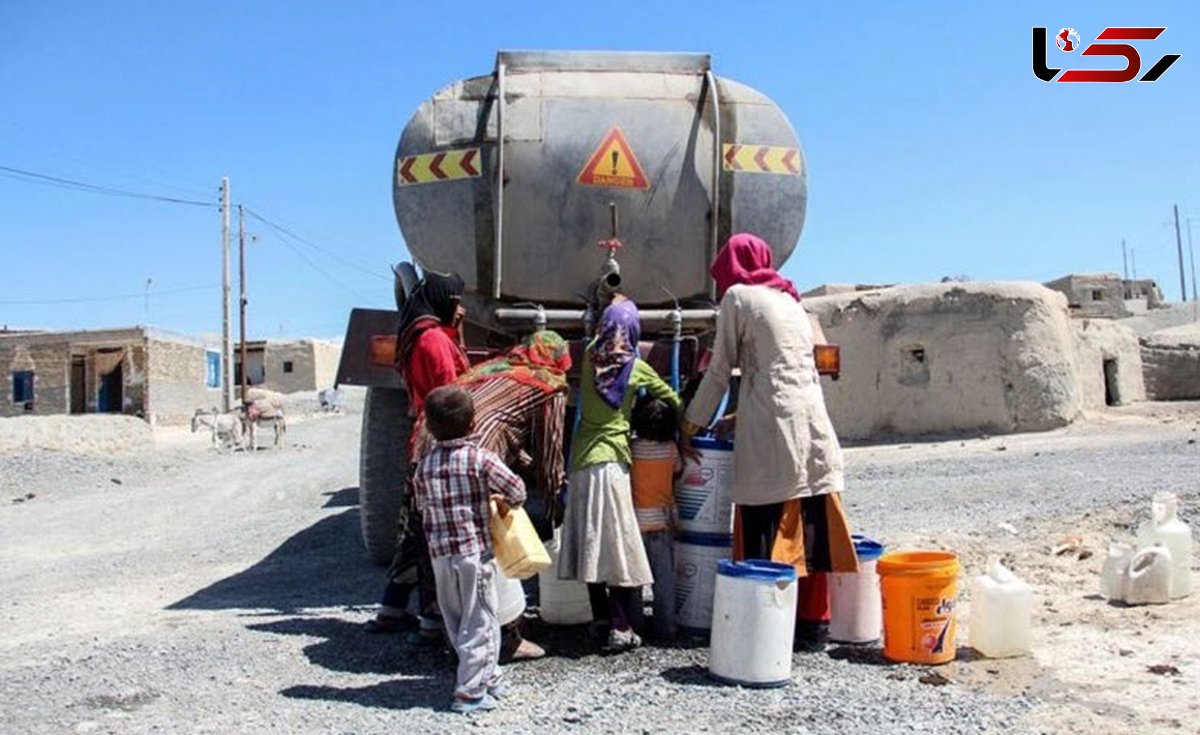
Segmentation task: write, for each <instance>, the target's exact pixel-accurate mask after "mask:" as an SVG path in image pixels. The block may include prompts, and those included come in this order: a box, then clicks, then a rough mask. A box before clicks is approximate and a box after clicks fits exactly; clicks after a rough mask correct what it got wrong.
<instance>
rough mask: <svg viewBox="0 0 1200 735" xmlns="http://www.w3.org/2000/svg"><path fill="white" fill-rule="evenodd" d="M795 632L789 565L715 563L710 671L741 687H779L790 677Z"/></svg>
mask: <svg viewBox="0 0 1200 735" xmlns="http://www.w3.org/2000/svg"><path fill="white" fill-rule="evenodd" d="M795 632H796V568H795V567H793V566H791V565H790V564H779V563H776V562H771V561H761V560H758V559H751V560H747V561H739V562H733V561H729V560H728V559H722V560H721V561H719V562H718V563H717V569H716V592H715V596H714V599H713V612H712V644H711V646H710V648H709V652H708V673H709V675H710V676H712V677H713V678H714V679H717V680H719V681H724V682H727V683H730V684H739V685H741V686H751V687H772V686H783V685H784V684H786V683H788V682H789V681H791V677H792V642H793V636H794V635H795Z"/></svg>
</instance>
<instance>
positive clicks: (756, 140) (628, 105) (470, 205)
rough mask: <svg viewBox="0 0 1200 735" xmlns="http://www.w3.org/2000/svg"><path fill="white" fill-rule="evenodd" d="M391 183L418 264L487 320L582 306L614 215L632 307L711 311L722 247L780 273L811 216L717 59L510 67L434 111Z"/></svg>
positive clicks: (767, 133)
mask: <svg viewBox="0 0 1200 735" xmlns="http://www.w3.org/2000/svg"><path fill="white" fill-rule="evenodd" d="M393 174H394V176H393V200H394V204H395V210H396V218H397V220H398V222H399V224H400V229H401V231H402V232H403V235H404V239H405V241H406V242H407V244H408V248H409V250H410V251H411V252H412V254H413V256H414V257H415V259H416V260H417V262H418V263H419V264H420V265H421V266H423V267H425V268H432V269H435V270H439V271H457V272H458V273H460V274H462V276H463V277H464V278H465V279H466V282H467V284H468V289H469V290H470V291H471V292H473V293H474V294H475V295H476V296H477V297H479V298H478V299H477V301H482V302H483V303H484V304H486V305H487V306H490V307H498V306H503V302H509V303H510V304H512V303H514V302H533V303H537V304H539V305H542V306H546V307H554V306H559V307H562V306H578V305H580V304H581V303H582V302H584V301H587V300H588V296H589V294H592V293H594V286H595V284H596V282H597V279H598V278H599V277H600V276H601V274H602V271H603V272H605V273H608V272H607V271H604V270H603V269H604V264H605V262H606V260H607V258H608V253H606V252H605V251H604V250H602V249H600V248H598V247H597V243H598V241H600V240H602V239H606V238H609V237H610V236H611V235H612V230H613V225H614V222H613V220H614V217H613V212H614V209H615V214H616V217H615V220H616V225H617V232H616V235H617V237H618V238H619V240H620V241H621V243H623V247H622V248H621V249H620V250H619V251H617V252H616V253H615V258H616V260H617V261H618V262H619V264H620V277H619V281H620V290H621V291H622V292H623V293H625V294H626V295H628V296H629V297H630V298H632V299H634V300H636V301H638V302H639V303H640V304H642V305H647V306H653V305H655V304H667V303H670V302H671V296H669V295H668V292H669V293H670V294H672V295H673V296H674V297H676V298H678V299H679V300H681V301H683V302H684V303H690V304H698V303H700V304H706V303H707V304H710V303H711V299H712V290H711V289H712V285H711V279H710V278H709V275H708V267H709V263H710V262H711V261H712V257H713V255H714V254H715V252H716V249H717V247H718V245H719V244H721V243H723V242H724V241H725V240H726V239H727V238H728V237H729V235H730V234H732V233H734V232H740V231H751V232H755V233H756V234H758V235H759V236H761V237H763V238H764V239H765V240H767V242H769V243H770V244H771V247H772V249H773V251H774V254H775V260H776V265H777V266H778V265H781V264H782V263H783V262H784V261H785V260H786V259H787V257H788V256H789V255H790V254H791V252H792V250H793V249H794V248H795V247H796V242H797V240H798V239H799V237H800V231H801V228H802V227H803V224H804V215H805V203H806V199H807V184H806V170H805V162H804V156H803V153H802V151H801V150H800V146H799V143H798V142H797V140H796V134H795V132H794V131H793V130H792V126H791V124H790V123H789V122H788V120H787V118H786V117H785V116H784V114H783V112H782V111H780V109H779V107H778V106H777V105H775V103H774V102H772V101H771V100H770V99H769V98H767V97H766V96H765V95H763V94H761V93H760V92H758V91H756V90H754V89H751V88H750V87H747V86H745V85H743V84H739V83H737V82H733V81H730V80H727V79H721V78H720V77H717V76H715V75H714V74H713V73H712V70H711V63H710V59H709V56H708V55H706V54H674V53H671V54H667V53H610V52H500V53H499V54H497V56H496V66H495V69H494V70H493V72H492V73H491V74H488V75H485V76H479V77H473V78H470V79H466V80H463V81H459V82H455V83H454V84H451V85H450V86H448V87H446V88H445V89H443V90H441V91H440V92H438V93H437V94H435V95H434V96H433V97H432V98H430V99H429V100H426V101H425V102H424V103H422V104H421V106H420V107H419V108H418V109H417V111H416V112H415V113H414V114H413V116H412V118H411V119H410V120H409V122H408V125H407V126H406V127H405V128H404V132H403V134H402V135H401V137H400V143H399V146H398V148H397V151H396V160H395V167H394V170H393ZM614 205H615V206H614ZM612 280H614V281H615V280H617V279H615V278H614V279H612ZM492 311H493V316H494V308H493V310H492ZM510 311H511V310H510ZM476 316H477V317H483V316H484V315H479V314H478V313H477V312H476Z"/></svg>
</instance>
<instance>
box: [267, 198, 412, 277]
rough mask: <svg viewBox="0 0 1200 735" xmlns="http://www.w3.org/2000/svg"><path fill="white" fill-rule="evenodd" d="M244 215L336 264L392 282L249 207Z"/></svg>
mask: <svg viewBox="0 0 1200 735" xmlns="http://www.w3.org/2000/svg"><path fill="white" fill-rule="evenodd" d="M246 214H248V215H250V216H251V217H253V218H254V219H256V220H258V221H259V222H262V223H263V224H264V225H266V226H267V227H270V228H271V229H273V230H275V231H276V232H278V233H279V234H280V235H282V236H284V237H288V238H291V239H292V240H295V241H296V242H298V243H300V244H302V245H307V246H308V247H310V248H312V249H313V250H316V251H318V252H321V253H324V254H325V255H326V256H327V257H329V258H331V259H332V260H335V261H337V262H338V263H341V264H342V265H344V266H346V267H347V268H353V269H354V270H357V271H360V272H362V273H366V274H367V275H369V276H374V277H375V278H379V279H381V280H384V281H389V282H390V281H391V280H392V279H391V277H389V276H385V275H383V274H381V273H379V272H378V271H374V270H371V269H369V268H365V267H363V266H361V265H359V264H357V263H355V262H353V261H350V260H347V259H346V258H344V257H343V256H341V255H340V254H339V253H336V252H334V251H333V250H330V249H328V248H324V247H321V246H320V245H318V244H316V243H315V242H312V241H311V240H307V239H305V238H303V237H300V236H299V235H297V234H296V233H295V232H293V231H291V230H289V229H288V228H286V227H284V226H283V225H281V224H278V223H276V222H272V221H271V220H269V219H267V218H266V217H264V216H262V215H261V214H259V213H258V212H255V211H254V210H252V209H250V208H249V207H246Z"/></svg>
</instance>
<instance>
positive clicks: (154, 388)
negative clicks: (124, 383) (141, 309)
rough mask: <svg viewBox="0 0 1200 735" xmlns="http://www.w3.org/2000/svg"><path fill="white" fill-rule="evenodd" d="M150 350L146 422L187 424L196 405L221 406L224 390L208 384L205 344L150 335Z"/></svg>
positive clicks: (201, 406) (202, 406)
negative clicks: (157, 337) (222, 391)
mask: <svg viewBox="0 0 1200 735" xmlns="http://www.w3.org/2000/svg"><path fill="white" fill-rule="evenodd" d="M147 350H148V352H149V361H148V368H147V374H148V376H149V381H148V382H149V396H148V401H147V407H146V420H147V421H149V422H150V423H152V424H175V425H178V424H185V423H187V422H189V421H191V418H192V415H193V414H194V413H195V412H196V409H197V408H204V409H208V408H212V407H213V406H216V407H218V408H219V407H220V405H221V389H220V388H209V387H207V385H206V384H205V379H206V375H205V374H206V364H205V353H206V352H207V349H206V348H205V347H204V346H203V345H200V344H194V343H188V342H183V341H173V340H167V339H156V338H153V337H151V338H150V339H148V340H147Z"/></svg>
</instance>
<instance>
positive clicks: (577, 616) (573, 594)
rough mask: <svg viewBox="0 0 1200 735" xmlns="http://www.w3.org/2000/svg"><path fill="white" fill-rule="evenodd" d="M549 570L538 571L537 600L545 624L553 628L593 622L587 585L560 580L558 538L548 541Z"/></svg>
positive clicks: (556, 536)
mask: <svg viewBox="0 0 1200 735" xmlns="http://www.w3.org/2000/svg"><path fill="white" fill-rule="evenodd" d="M546 551H548V552H549V553H550V561H551V564H550V567H549V568H547V569H543V570H542V571H540V572H538V597H539V599H540V603H539V604H540V607H541V613H542V622H544V623H549V624H550V625H581V624H583V623H590V622H591V621H592V606H591V604H590V603H589V602H588V592H587V585H586V584H584V583H583V582H575V581H572V580H562V579H559V578H558V572H557V567H558V535H557V534H555V536H554V540H552V541H547V542H546Z"/></svg>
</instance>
